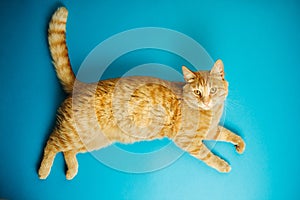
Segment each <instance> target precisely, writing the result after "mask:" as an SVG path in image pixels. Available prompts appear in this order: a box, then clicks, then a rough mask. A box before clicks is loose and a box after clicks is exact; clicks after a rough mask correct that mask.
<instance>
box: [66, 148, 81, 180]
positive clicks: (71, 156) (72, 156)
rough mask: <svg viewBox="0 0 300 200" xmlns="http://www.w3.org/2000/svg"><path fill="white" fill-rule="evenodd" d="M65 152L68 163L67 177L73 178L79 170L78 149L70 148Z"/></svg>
mask: <svg viewBox="0 0 300 200" xmlns="http://www.w3.org/2000/svg"><path fill="white" fill-rule="evenodd" d="M63 153H64V158H65V161H66V165H67V168H68V169H67V172H66V178H67V179H68V180H71V179H73V178H74V177H75V176H76V174H77V172H78V162H77V158H76V154H77V151H76V150H69V151H65V152H63Z"/></svg>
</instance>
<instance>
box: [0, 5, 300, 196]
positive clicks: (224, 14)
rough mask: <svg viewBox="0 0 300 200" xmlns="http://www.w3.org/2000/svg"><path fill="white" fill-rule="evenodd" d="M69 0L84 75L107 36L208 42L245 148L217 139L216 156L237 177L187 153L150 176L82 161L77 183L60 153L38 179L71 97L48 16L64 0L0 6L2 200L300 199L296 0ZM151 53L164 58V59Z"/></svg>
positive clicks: (71, 35) (71, 32) (231, 121)
mask: <svg viewBox="0 0 300 200" xmlns="http://www.w3.org/2000/svg"><path fill="white" fill-rule="evenodd" d="M62 3H63V4H64V5H65V6H66V7H67V8H68V10H69V20H68V33H67V40H68V41H67V42H68V46H69V50H70V58H71V62H72V65H73V68H74V70H75V71H77V70H78V68H79V66H80V64H81V62H82V61H83V60H84V58H85V57H86V56H87V55H88V53H89V52H90V51H91V50H92V49H93V48H94V47H95V46H96V45H97V44H99V43H100V42H101V41H103V40H105V39H106V38H108V37H110V36H112V35H114V34H116V33H119V32H121V31H125V30H128V29H131V28H137V27H146V26H154V27H165V28H170V29H174V30H177V31H179V32H182V33H184V34H186V35H188V36H190V37H192V38H194V39H195V40H196V41H197V42H199V43H200V44H202V45H203V47H204V48H205V49H206V50H207V51H208V53H209V54H210V55H211V56H212V58H213V59H214V60H216V59H218V58H221V59H223V61H224V63H225V70H226V75H227V79H228V80H229V82H230V95H229V97H228V109H227V113H226V125H228V126H230V127H232V128H233V129H234V130H237V131H238V132H239V134H240V135H241V136H242V137H243V138H244V139H245V141H246V143H247V149H246V151H245V153H244V154H243V155H238V154H237V153H236V152H235V151H234V148H233V147H232V145H230V144H226V143H218V144H217V146H216V147H215V149H214V152H216V153H217V154H219V155H222V156H223V157H224V158H225V159H226V160H228V161H229V162H230V163H231V165H232V171H231V173H229V174H219V173H217V172H216V171H214V170H213V169H211V168H209V167H207V166H206V165H205V164H203V163H202V162H200V161H198V160H196V159H194V158H192V157H190V156H189V155H187V154H184V155H183V156H182V157H181V158H180V159H178V160H177V161H176V162H175V163H173V164H172V165H170V166H168V167H167V168H164V169H162V170H159V171H155V172H151V173H146V174H129V173H123V172H120V171H116V170H114V169H111V168H109V167H107V166H105V165H103V164H101V163H100V162H98V161H97V160H96V159H94V157H93V156H91V155H90V154H80V155H78V160H79V164H80V168H79V173H78V175H77V177H76V178H75V179H74V180H72V181H67V180H65V176H64V170H65V167H64V161H63V157H62V155H61V154H59V155H58V156H57V157H56V159H55V162H54V165H53V168H52V171H51V174H50V176H49V177H48V179H47V180H46V181H41V180H39V179H38V176H37V169H38V166H39V163H40V159H41V155H42V149H43V148H44V144H45V142H46V140H47V138H48V136H49V133H50V131H51V129H52V127H53V125H54V121H55V112H56V109H57V108H58V106H59V104H60V103H61V101H62V100H63V99H64V97H65V95H64V93H63V91H62V89H61V87H60V84H59V82H58V80H57V78H56V75H55V72H54V70H53V67H52V65H51V59H50V56H49V51H48V46H47V26H48V21H49V19H50V16H51V14H52V13H53V11H54V10H55V9H56V8H57V6H58V5H61V4H60V3H59V2H57V1H54V0H47V1H40V0H36V1H21V0H20V1H16V0H11V1H1V2H0V9H1V12H0V24H1V32H0V41H1V47H0V70H1V71H0V75H1V79H0V88H1V98H0V105H1V106H0V109H1V110H0V113H1V115H0V198H6V199H71V198H72V199H83V198H84V199H213V200H215V199H216V200H218V199H226V200H228V199H229V200H231V199H240V200H246V199H248V200H250V199H251V200H252V199H299V198H300V195H299V191H297V190H299V186H297V184H299V183H298V182H299V181H298V179H299V171H300V170H299V164H300V163H299V154H298V152H299V143H300V141H299V139H300V136H299V133H300V132H299V130H298V126H297V125H298V124H299V111H300V104H299V91H300V88H299V87H300V84H299V72H300V71H299V67H300V66H299V58H298V57H299V55H300V22H299V19H300V12H299V11H300V9H299V8H300V7H299V3H298V2H297V1H283V0H282V1H251V2H250V1H238V0H231V1H218V0H213V1H206V2H203V1H189V0H185V1H177V0H175V1H174V0H172V1H171V0H166V1H157V0H152V1H150V0H149V1H138V0H133V1H128V2H126V3H125V1H109V2H108V1H62ZM151 55H156V54H151ZM104 56H105V55H104ZM151 58H153V61H157V62H159V61H162V60H163V59H164V54H162V55H159V54H158V55H157V56H153V57H151ZM139 59H140V60H141V62H143V59H142V58H137V60H139ZM155 59H157V60H155ZM150 60H151V59H150ZM148 61H149V60H147V62H148ZM151 61H152V60H151ZM162 62H163V61H162ZM164 64H168V65H170V66H174V67H175V68H176V67H179V66H181V65H182V63H175V62H174V63H172V61H170V63H164ZM178 69H179V68H178ZM117 75H118V74H117V73H116V76H117ZM230 102H231V103H230ZM156 144H157V143H156V142H153V143H149V144H147V145H148V147H149V146H150V148H151V145H154V146H155V145H156ZM134 148H135V147H134V146H133V149H134Z"/></svg>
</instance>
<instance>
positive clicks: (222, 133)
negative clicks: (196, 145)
mask: <svg viewBox="0 0 300 200" xmlns="http://www.w3.org/2000/svg"><path fill="white" fill-rule="evenodd" d="M205 140H216V141H224V142H230V143H232V144H233V145H235V148H236V151H237V152H238V153H240V154H242V153H243V152H244V150H245V148H246V144H245V142H244V140H243V139H242V138H241V137H240V136H238V135H237V134H235V133H233V132H231V131H230V130H228V129H227V128H225V127H222V126H218V128H217V132H216V134H208V136H207V137H206V138H205Z"/></svg>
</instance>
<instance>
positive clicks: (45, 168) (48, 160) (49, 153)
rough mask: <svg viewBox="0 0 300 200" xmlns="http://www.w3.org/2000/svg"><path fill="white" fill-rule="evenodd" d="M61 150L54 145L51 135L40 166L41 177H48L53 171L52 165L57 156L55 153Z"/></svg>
mask: <svg viewBox="0 0 300 200" xmlns="http://www.w3.org/2000/svg"><path fill="white" fill-rule="evenodd" d="M58 152H59V150H58V148H57V147H56V146H55V145H54V143H53V140H52V138H51V137H50V138H49V140H48V142H47V144H46V147H45V149H44V156H43V160H42V162H41V166H40V168H39V171H38V174H39V178H40V179H46V178H47V177H48V175H49V173H50V171H51V167H52V164H53V161H54V158H55V155H56V154H57V153H58Z"/></svg>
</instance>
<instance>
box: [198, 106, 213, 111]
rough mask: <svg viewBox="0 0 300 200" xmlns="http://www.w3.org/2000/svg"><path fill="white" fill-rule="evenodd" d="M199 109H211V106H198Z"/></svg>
mask: <svg viewBox="0 0 300 200" xmlns="http://www.w3.org/2000/svg"><path fill="white" fill-rule="evenodd" d="M199 108H200V109H201V110H211V109H212V108H211V107H210V106H199Z"/></svg>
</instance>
